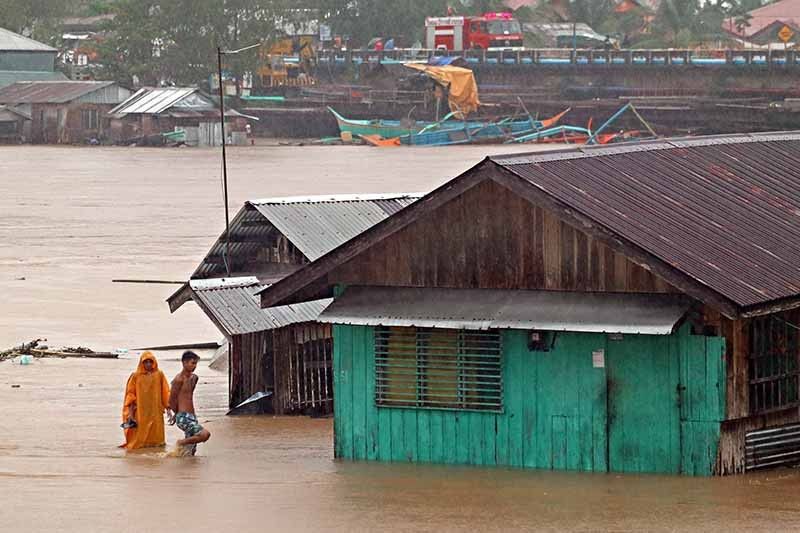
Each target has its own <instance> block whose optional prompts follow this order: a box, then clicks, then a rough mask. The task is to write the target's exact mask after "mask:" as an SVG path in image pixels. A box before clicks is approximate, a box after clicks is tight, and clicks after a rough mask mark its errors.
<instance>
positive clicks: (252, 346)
mask: <svg viewBox="0 0 800 533" xmlns="http://www.w3.org/2000/svg"><path fill="white" fill-rule="evenodd" d="M230 350H231V364H230V379H231V388H230V391H229V395H228V399H229V406H230V407H231V408H232V407H234V406H236V405H238V404H239V403H241V402H243V401H244V400H246V399H247V398H249V397H250V396H252V395H253V394H255V393H256V392H260V391H266V390H268V389H270V388H272V375H271V372H269V371H268V370H271V359H272V332H271V331H259V332H256V333H248V334H245V335H234V336H233V337H232V338H231V342H230Z"/></svg>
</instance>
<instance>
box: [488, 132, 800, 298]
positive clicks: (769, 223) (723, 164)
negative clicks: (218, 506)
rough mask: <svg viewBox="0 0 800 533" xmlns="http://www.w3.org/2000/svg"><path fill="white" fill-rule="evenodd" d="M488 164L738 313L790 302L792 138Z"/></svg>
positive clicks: (799, 199) (797, 175) (796, 258)
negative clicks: (686, 277)
mask: <svg viewBox="0 0 800 533" xmlns="http://www.w3.org/2000/svg"><path fill="white" fill-rule="evenodd" d="M492 161H494V162H495V163H497V164H499V165H501V166H503V167H505V168H506V169H508V170H510V171H511V172H513V173H514V174H516V175H517V176H519V177H521V178H523V179H525V180H526V181H527V182H529V183H530V184H532V185H534V186H535V187H537V188H538V189H541V190H542V191H545V192H546V193H548V194H549V195H551V196H552V197H554V198H556V199H557V200H559V201H560V202H562V203H563V204H565V205H567V206H568V207H569V208H570V209H574V210H575V211H577V212H580V213H581V214H583V215H585V216H586V217H588V218H590V219H592V220H593V221H595V222H597V223H599V224H600V225H602V226H604V227H605V228H607V229H608V230H610V231H612V232H613V233H616V234H618V235H620V236H621V237H624V238H625V239H627V240H628V241H630V242H632V243H633V244H635V245H637V246H639V247H641V248H642V249H644V250H645V251H647V252H649V253H651V254H652V255H654V256H656V257H658V258H659V259H661V260H663V261H664V262H666V263H668V264H669V265H671V266H673V267H674V268H676V269H677V270H679V271H681V272H683V273H685V274H687V275H689V276H690V277H692V278H694V279H695V280H697V281H699V282H700V283H702V284H704V285H706V286H707V287H709V288H711V289H713V290H714V291H716V292H718V293H719V294H721V295H723V296H725V297H727V298H729V299H730V300H731V301H733V302H735V303H736V304H738V305H740V306H748V305H756V304H761V303H765V302H768V301H771V300H776V299H780V298H785V297H791V296H796V295H798V294H800V133H777V134H745V135H735V136H725V137H722V136H720V137H698V138H694V139H691V138H689V139H676V140H665V141H653V142H649V143H638V144H631V145H620V146H608V147H585V148H579V149H572V150H565V151H557V152H549V153H544V154H525V155H514V156H508V157H494V158H492Z"/></svg>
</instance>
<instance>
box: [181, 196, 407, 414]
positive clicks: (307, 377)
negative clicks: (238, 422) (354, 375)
mask: <svg viewBox="0 0 800 533" xmlns="http://www.w3.org/2000/svg"><path fill="white" fill-rule="evenodd" d="M419 196H420V195H414V194H385V195H374V194H373V195H358V196H355V195H340V196H308V197H291V198H269V199H262V200H254V201H250V202H246V203H245V205H244V207H243V208H242V209H240V210H239V212H238V213H237V214H236V216H234V217H233V219H232V220H231V224H230V239H226V237H225V234H224V233H223V235H221V236H220V238H219V239H218V240H217V241H216V242H215V243H214V245H213V246H212V247H211V249H210V250H209V251H208V253H207V254H206V256H205V257H204V258H203V260H202V262H201V263H200V265H199V266H198V267H197V269H196V270H195V271H194V273H193V274H192V275H191V279H190V281H188V282H187V283H186V284H184V285H183V286H182V287H181V288H180V289H179V290H178V291H177V292H176V293H175V294H173V295H172V296H171V297H170V298H169V299H168V300H167V303H168V304H169V307H170V310H171V311H172V312H175V311H176V310H177V309H179V308H180V307H181V306H182V305H183V304H184V303H186V302H188V301H194V302H195V303H197V305H198V306H199V307H200V309H201V310H202V311H203V312H204V313H205V314H206V315H207V316H208V318H209V319H210V320H211V321H212V322H213V323H214V325H215V326H216V327H217V328H218V329H219V331H220V332H221V333H222V334H223V335H224V336H225V339H226V340H227V341H228V353H229V357H230V359H229V363H230V364H229V376H230V381H229V403H230V406H231V407H233V406H236V405H238V404H239V403H240V402H242V401H244V400H246V399H247V398H249V397H251V396H252V395H253V394H255V393H258V392H271V393H272V397H271V406H270V408H269V409H268V410H269V411H270V412H272V413H275V414H290V413H302V412H307V411H315V412H323V413H330V412H331V411H332V410H333V371H332V361H333V348H332V346H333V342H332V334H331V327H330V325H328V324H320V323H319V322H317V318H318V316H319V314H320V313H321V312H322V310H323V309H325V307H327V306H328V305H329V304H330V303H331V300H330V299H326V298H318V299H314V300H309V301H304V302H297V303H293V304H292V305H288V306H275V307H272V308H268V309H261V307H260V305H259V302H260V298H259V297H258V295H257V293H258V292H259V291H260V290H261V289H262V288H264V287H267V286H269V285H270V284H271V283H274V282H275V281H278V280H280V279H282V278H283V277H285V276H287V275H288V274H291V273H292V272H294V271H295V270H297V269H298V268H300V267H301V266H303V265H306V264H309V263H310V262H311V261H314V260H316V259H319V258H320V257H322V256H324V255H325V254H326V253H327V252H328V251H330V250H332V249H333V248H336V247H337V246H339V245H340V244H342V243H344V242H347V241H348V240H350V239H352V238H353V237H355V236H357V235H358V234H360V233H361V232H362V231H364V230H366V229H368V228H370V227H372V226H373V225H374V224H376V223H378V222H380V221H381V220H383V219H385V218H386V217H388V216H390V215H391V214H393V213H396V212H397V211H399V210H400V209H402V208H403V207H405V206H407V205H409V204H410V203H411V202H413V201H414V200H415V199H416V198H418V197H419Z"/></svg>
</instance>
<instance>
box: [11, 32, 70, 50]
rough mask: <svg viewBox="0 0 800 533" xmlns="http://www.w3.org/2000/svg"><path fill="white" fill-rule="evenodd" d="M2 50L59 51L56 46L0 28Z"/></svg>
mask: <svg viewBox="0 0 800 533" xmlns="http://www.w3.org/2000/svg"><path fill="white" fill-rule="evenodd" d="M0 51H3V52H58V50H56V49H55V48H52V47H50V46H47V45H46V44H44V43H40V42H39V41H34V40H33V39H29V38H27V37H25V36H23V35H20V34H19V33H14V32H13V31H11V30H6V29H4V28H0Z"/></svg>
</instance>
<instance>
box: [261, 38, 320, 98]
mask: <svg viewBox="0 0 800 533" xmlns="http://www.w3.org/2000/svg"><path fill="white" fill-rule="evenodd" d="M259 59H260V61H259V63H260V66H259V68H258V70H257V71H256V74H257V76H258V82H259V83H260V85H261V87H263V88H270V87H298V86H303V85H313V84H314V79H313V78H312V76H311V67H312V65H313V62H314V60H315V59H316V51H315V49H314V37H313V36H311V35H302V36H295V37H286V38H283V39H280V40H278V41H275V42H273V43H271V44H265V45H263V46H262V47H261V48H260V50H259Z"/></svg>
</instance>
